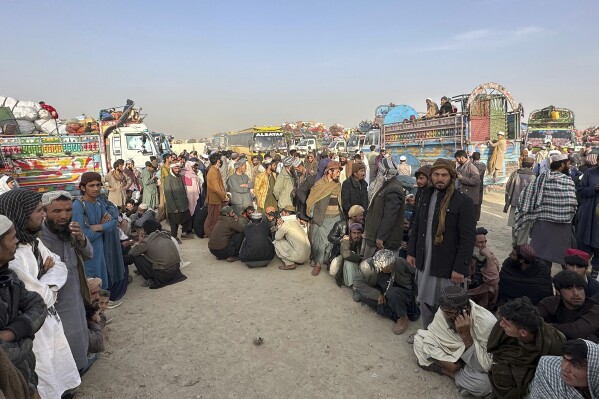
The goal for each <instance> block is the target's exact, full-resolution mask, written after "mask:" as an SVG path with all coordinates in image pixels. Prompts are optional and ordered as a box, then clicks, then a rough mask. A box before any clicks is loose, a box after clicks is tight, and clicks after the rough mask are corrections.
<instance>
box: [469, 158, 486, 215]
mask: <svg viewBox="0 0 599 399" xmlns="http://www.w3.org/2000/svg"><path fill="white" fill-rule="evenodd" d="M472 163H473V164H474V166H476V169H478V174H479V176H480V185H479V187H480V203H479V204H478V206H477V207H476V215H477V217H476V220H477V221H478V220H480V208H481V205H482V203H483V196H484V192H485V183H484V182H485V173H486V172H487V165H486V164H485V163H484V162H482V161H481V160H480V152H478V151H476V152H473V153H472Z"/></svg>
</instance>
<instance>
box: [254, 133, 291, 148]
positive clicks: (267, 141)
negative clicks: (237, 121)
mask: <svg viewBox="0 0 599 399" xmlns="http://www.w3.org/2000/svg"><path fill="white" fill-rule="evenodd" d="M284 143H285V138H284V137H283V136H256V137H254V149H255V150H256V151H267V150H274V149H276V148H279V147H282V146H284V145H285V144H284Z"/></svg>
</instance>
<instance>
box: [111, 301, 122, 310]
mask: <svg viewBox="0 0 599 399" xmlns="http://www.w3.org/2000/svg"><path fill="white" fill-rule="evenodd" d="M122 304H123V300H122V299H119V300H118V301H108V309H114V308H118V307H119V306H121V305H122Z"/></svg>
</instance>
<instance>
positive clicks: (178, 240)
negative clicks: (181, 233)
mask: <svg viewBox="0 0 599 399" xmlns="http://www.w3.org/2000/svg"><path fill="white" fill-rule="evenodd" d="M175 240H177V242H178V243H179V244H183V243H182V242H181V240H180V239H179V237H175Z"/></svg>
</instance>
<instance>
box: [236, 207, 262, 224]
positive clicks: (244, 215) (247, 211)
mask: <svg viewBox="0 0 599 399" xmlns="http://www.w3.org/2000/svg"><path fill="white" fill-rule="evenodd" d="M254 212H256V208H254V206H253V205H249V206H246V207H245V208H244V209H243V211H241V215H239V224H241V225H242V226H246V225H248V224H250V223H251V222H252V214H253V213H254ZM260 215H262V214H260Z"/></svg>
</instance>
